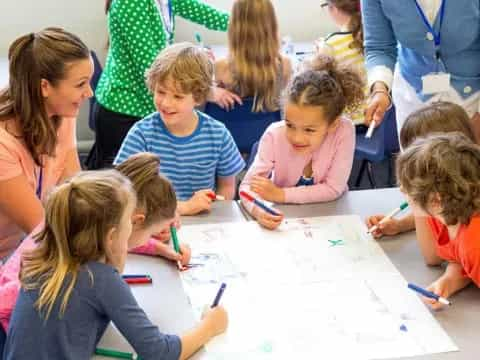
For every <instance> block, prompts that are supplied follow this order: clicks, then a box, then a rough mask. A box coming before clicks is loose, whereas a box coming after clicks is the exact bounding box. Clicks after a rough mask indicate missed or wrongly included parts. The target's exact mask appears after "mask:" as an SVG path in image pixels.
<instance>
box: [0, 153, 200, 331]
mask: <svg viewBox="0 0 480 360" xmlns="http://www.w3.org/2000/svg"><path fill="white" fill-rule="evenodd" d="M159 164H160V159H159V158H158V156H156V155H154V154H151V153H139V154H136V155H133V156H131V157H130V158H129V159H128V160H125V161H124V162H123V163H121V164H119V165H118V166H117V168H116V169H117V170H118V171H119V172H120V173H121V174H122V175H124V176H126V177H127V178H128V179H129V180H130V181H131V183H132V186H133V189H134V190H135V192H136V194H137V203H136V208H135V211H134V214H133V215H132V234H131V235H130V238H129V240H128V248H129V249H131V250H130V251H131V252H133V253H137V254H146V255H157V256H162V257H165V258H167V259H170V260H173V261H180V262H181V263H182V264H183V265H186V264H188V262H189V261H190V253H191V251H190V248H189V247H188V245H186V244H184V243H181V244H180V251H181V253H180V254H178V253H176V252H175V251H174V250H173V248H172V246H171V245H169V244H168V240H169V239H170V226H171V225H173V226H175V227H178V226H179V222H178V220H177V217H176V208H177V198H176V194H175V190H174V189H173V186H172V184H171V183H170V182H169V181H168V180H167V179H166V178H165V177H164V176H162V175H161V174H159ZM39 231H41V226H38V228H37V229H36V230H34V231H33V233H32V234H30V236H28V237H27V238H25V239H24V240H23V241H22V244H21V245H20V246H19V247H18V248H17V250H16V251H15V252H14V253H13V254H12V256H11V257H10V258H9V259H8V261H7V262H6V263H5V265H4V266H3V267H2V268H1V269H0V324H1V325H2V326H1V327H0V332H1V330H2V327H3V329H4V330H5V331H6V330H7V329H8V325H9V322H10V318H11V315H12V311H13V309H14V306H15V302H16V300H17V297H18V293H19V291H20V287H21V284H20V281H19V273H20V265H21V259H22V254H23V253H25V252H27V251H30V250H33V249H35V247H36V243H35V240H34V239H35V237H36V234H37V233H38V232H39Z"/></svg>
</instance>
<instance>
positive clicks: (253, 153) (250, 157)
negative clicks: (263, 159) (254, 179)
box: [245, 141, 259, 170]
mask: <svg viewBox="0 0 480 360" xmlns="http://www.w3.org/2000/svg"><path fill="white" fill-rule="evenodd" d="M258 144H259V141H255V142H254V143H253V145H252V149H251V150H250V154H248V158H247V163H246V165H245V170H248V169H250V166H252V164H253V160H255V156H257V152H258Z"/></svg>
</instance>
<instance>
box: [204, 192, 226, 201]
mask: <svg viewBox="0 0 480 360" xmlns="http://www.w3.org/2000/svg"><path fill="white" fill-rule="evenodd" d="M207 196H208V197H209V198H210V199H212V200H213V201H215V200H225V197H223V196H222V195H216V194H215V193H214V192H209V193H207Z"/></svg>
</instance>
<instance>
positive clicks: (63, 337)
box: [4, 170, 227, 360]
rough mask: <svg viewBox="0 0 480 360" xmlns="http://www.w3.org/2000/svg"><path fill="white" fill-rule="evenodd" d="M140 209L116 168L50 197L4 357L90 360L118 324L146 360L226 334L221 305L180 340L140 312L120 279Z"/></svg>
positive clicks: (177, 355) (183, 353) (186, 351)
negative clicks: (162, 329) (111, 327)
mask: <svg viewBox="0 0 480 360" xmlns="http://www.w3.org/2000/svg"><path fill="white" fill-rule="evenodd" d="M136 204H137V203H136V196H135V192H134V190H133V188H132V184H131V183H130V181H129V180H128V179H127V178H126V177H124V176H123V175H121V174H120V173H118V172H117V171H115V170H107V171H98V172H84V173H80V174H79V175H77V176H75V177H74V178H72V179H71V180H69V181H68V182H66V183H64V184H63V185H60V186H59V187H58V188H56V189H55V190H54V191H53V192H52V194H51V195H50V196H49V199H48V202H47V204H46V219H45V226H44V228H43V230H42V231H41V232H40V233H39V235H38V236H37V237H36V241H37V242H38V246H37V248H36V249H35V250H33V251H31V252H29V253H25V254H24V257H23V264H22V270H21V274H20V280H21V282H22V289H21V291H20V294H19V297H18V300H17V304H16V307H15V310H14V312H13V315H12V320H11V323H10V328H9V333H8V335H7V342H6V345H5V351H4V358H6V359H17V360H22V359H32V358H36V359H52V358H62V359H67V358H69V359H71V358H75V359H88V358H90V357H91V356H92V355H93V353H94V351H95V348H96V346H97V343H98V342H99V340H100V338H101V337H102V335H103V333H104V331H105V329H106V327H107V326H108V324H109V322H110V321H112V322H113V323H114V325H115V326H116V327H117V328H118V329H119V331H120V332H121V333H122V334H123V335H124V336H125V337H126V339H127V341H128V342H129V343H130V344H131V345H132V347H133V348H134V349H135V351H136V352H137V353H138V355H139V356H140V357H141V358H142V359H172V360H173V359H175V360H176V359H185V358H187V357H189V356H191V355H192V354H193V353H194V352H195V351H196V350H198V348H199V347H200V346H202V345H203V344H204V343H205V342H207V341H208V340H209V339H210V338H211V337H213V336H215V335H217V334H219V333H221V332H223V331H224V330H225V328H226V326H227V316H226V312H225V310H223V308H221V307H215V308H213V309H209V310H208V312H206V313H205V316H204V318H203V319H202V320H201V322H200V324H199V325H198V326H197V327H196V328H194V329H192V330H190V331H189V332H186V333H185V334H184V335H183V336H181V337H179V336H176V335H166V334H162V333H160V331H159V329H158V327H157V326H155V325H154V324H152V323H151V321H150V320H149V319H148V317H147V315H146V314H145V312H144V311H143V310H142V309H141V308H140V307H139V305H138V304H137V302H136V300H135V298H134V296H133V294H132V292H131V291H130V288H129V287H128V285H127V284H126V283H125V282H124V281H123V279H122V277H121V276H120V274H121V273H122V272H123V267H124V264H125V260H126V256H127V249H128V246H129V243H128V242H129V238H130V236H131V232H132V220H133V218H134V215H135V208H136ZM102 210H103V211H102Z"/></svg>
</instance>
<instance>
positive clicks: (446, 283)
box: [397, 133, 480, 309]
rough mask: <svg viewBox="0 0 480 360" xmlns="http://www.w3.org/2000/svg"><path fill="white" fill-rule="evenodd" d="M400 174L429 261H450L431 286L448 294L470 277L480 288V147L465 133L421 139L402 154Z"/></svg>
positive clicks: (398, 172)
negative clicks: (479, 237)
mask: <svg viewBox="0 0 480 360" xmlns="http://www.w3.org/2000/svg"><path fill="white" fill-rule="evenodd" d="M397 177H398V181H399V183H400V189H401V191H402V192H403V193H404V194H405V195H406V197H407V201H408V203H409V205H410V208H411V209H412V212H413V215H414V217H415V225H416V231H417V240H418V243H419V246H420V250H421V252H422V255H423V257H424V259H425V262H426V264H427V265H439V264H440V263H442V262H443V261H445V260H446V261H448V265H447V267H446V270H445V273H444V274H443V275H442V276H441V277H440V278H439V279H437V280H436V281H435V282H434V283H433V284H431V285H430V286H429V287H428V288H427V290H429V291H432V292H433V293H435V294H437V295H439V296H441V297H443V298H448V297H449V296H450V295H453V294H454V293H456V292H457V291H459V290H461V289H462V288H464V287H465V286H467V285H468V284H469V283H470V282H471V281H473V282H474V283H475V285H477V286H480V243H479V241H478V234H479V233H480V197H479V194H480V147H479V146H478V145H476V144H474V143H473V142H472V141H471V139H468V138H467V137H466V136H465V135H463V134H461V133H449V134H437V135H431V136H429V137H426V138H420V139H417V140H416V141H415V142H414V143H413V144H412V145H410V146H409V147H408V148H407V149H406V150H405V152H404V153H403V154H401V155H400V156H399V158H398V160H397ZM425 301H426V302H428V303H430V305H431V306H432V307H433V308H435V309H436V308H439V307H440V306H441V304H440V303H438V302H436V301H433V300H432V299H425Z"/></svg>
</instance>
